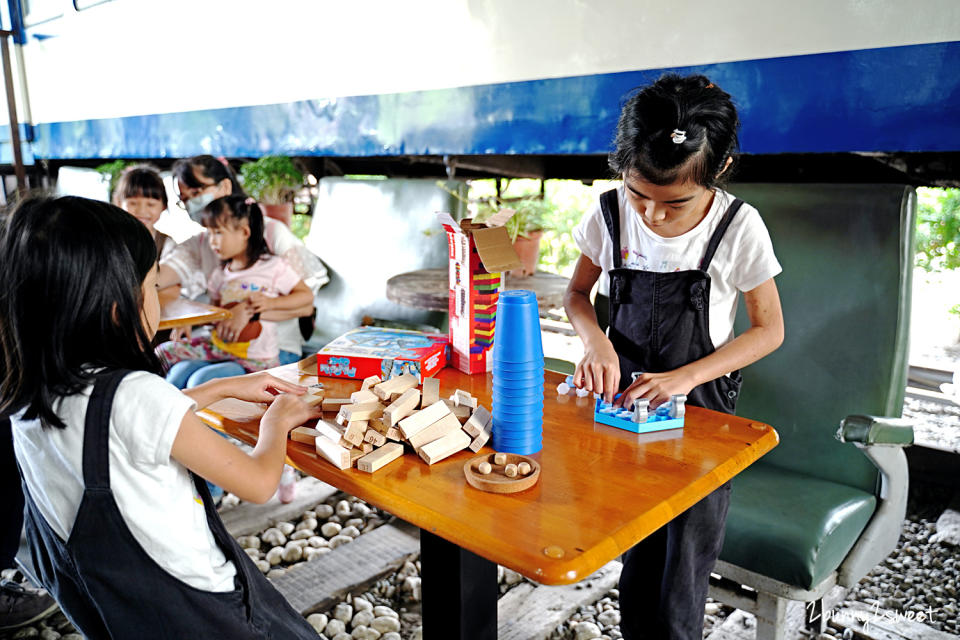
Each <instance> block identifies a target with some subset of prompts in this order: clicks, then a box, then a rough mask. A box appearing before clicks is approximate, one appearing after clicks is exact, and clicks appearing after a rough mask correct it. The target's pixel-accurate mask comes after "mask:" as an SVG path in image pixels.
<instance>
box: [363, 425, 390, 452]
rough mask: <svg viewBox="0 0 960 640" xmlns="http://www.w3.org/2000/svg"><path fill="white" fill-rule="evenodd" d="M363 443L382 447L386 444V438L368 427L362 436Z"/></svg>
mask: <svg viewBox="0 0 960 640" xmlns="http://www.w3.org/2000/svg"><path fill="white" fill-rule="evenodd" d="M363 441H364V442H369V443H370V444H372V445H373V446H375V447H382V446H383V445H385V444H386V443H387V436H385V435H383V434H382V433H380V432H379V431H377V430H376V429H374V428H372V427H370V428H368V429H367V432H366V433H365V434H363Z"/></svg>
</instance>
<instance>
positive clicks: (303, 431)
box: [290, 427, 320, 444]
mask: <svg viewBox="0 0 960 640" xmlns="http://www.w3.org/2000/svg"><path fill="white" fill-rule="evenodd" d="M319 435H320V432H319V431H317V430H316V429H311V428H310V427H296V428H295V429H293V430H291V431H290V439H291V440H293V441H294V442H302V443H304V444H313V441H314V440H316V439H317V436H319Z"/></svg>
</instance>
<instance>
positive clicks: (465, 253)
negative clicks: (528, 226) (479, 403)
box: [437, 209, 521, 373]
mask: <svg viewBox="0 0 960 640" xmlns="http://www.w3.org/2000/svg"><path fill="white" fill-rule="evenodd" d="M512 215H513V212H512V211H510V210H508V209H504V210H501V213H499V214H497V215H496V216H494V217H492V218H491V219H490V220H489V221H488V222H487V223H486V224H474V223H473V222H472V221H471V220H470V219H469V218H467V219H464V220H461V221H460V223H459V224H458V223H457V222H456V221H455V220H454V219H453V218H452V217H451V216H450V214H448V213H438V214H437V219H438V220H439V221H440V224H441V225H442V226H443V228H444V229H445V230H446V232H447V246H448V248H449V258H450V307H449V308H450V364H451V365H452V366H454V367H456V368H457V369H459V370H460V371H463V372H464V373H483V372H486V371H490V369H491V367H492V364H493V362H492V358H491V357H490V349H491V347H493V332H494V328H495V327H496V315H497V300H498V298H499V295H500V287H501V286H502V285H503V272H504V271H509V270H511V269H519V268H520V267H521V264H520V258H519V257H518V256H517V252H516V251H514V249H513V244H512V243H511V242H510V236H509V235H508V234H507V230H506V229H505V228H504V227H503V225H504V224H505V223H506V222H507V220H509V219H510V217H511V216H512Z"/></svg>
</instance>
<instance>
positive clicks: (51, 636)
mask: <svg viewBox="0 0 960 640" xmlns="http://www.w3.org/2000/svg"><path fill="white" fill-rule="evenodd" d="M40 640H60V634H59V633H57V632H56V631H54V630H53V629H42V630H41V631H40Z"/></svg>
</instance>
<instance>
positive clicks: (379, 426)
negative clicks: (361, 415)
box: [370, 418, 391, 435]
mask: <svg viewBox="0 0 960 640" xmlns="http://www.w3.org/2000/svg"><path fill="white" fill-rule="evenodd" d="M370 428H371V429H376V430H377V431H379V432H380V433H382V434H384V435H386V434H387V431H389V430H390V429H391V427H389V426H387V423H386V422H384V421H383V418H370Z"/></svg>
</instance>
